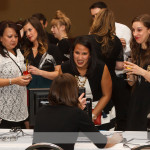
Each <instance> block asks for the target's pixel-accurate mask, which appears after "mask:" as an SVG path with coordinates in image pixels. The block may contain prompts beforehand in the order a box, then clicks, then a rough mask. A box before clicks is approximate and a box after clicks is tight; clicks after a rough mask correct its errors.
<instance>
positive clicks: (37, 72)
mask: <svg viewBox="0 0 150 150" xmlns="http://www.w3.org/2000/svg"><path fill="white" fill-rule="evenodd" d="M29 72H30V73H31V74H34V75H39V76H42V77H44V78H47V79H50V80H53V79H54V78H55V77H57V76H58V75H59V72H60V65H57V66H55V70H54V71H53V72H48V71H44V70H40V69H38V68H36V67H34V66H29Z"/></svg>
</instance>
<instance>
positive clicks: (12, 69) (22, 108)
mask: <svg viewBox="0 0 150 150" xmlns="http://www.w3.org/2000/svg"><path fill="white" fill-rule="evenodd" d="M16 53H17V56H14V55H13V54H11V53H9V55H10V56H11V57H12V58H13V59H14V60H15V61H16V63H17V64H18V65H19V67H20V68H21V70H22V71H24V70H25V64H24V57H23V55H22V54H21V52H20V50H19V49H18V50H17V51H16ZM18 76H21V72H20V70H19V68H18V67H17V65H16V64H15V63H14V62H13V61H12V60H11V59H10V58H9V57H3V56H1V55H0V78H5V79H6V78H15V77H18ZM27 117H28V110H27V90H26V87H25V86H19V85H16V84H14V85H9V86H4V87H0V118H2V119H4V120H8V121H16V122H18V121H23V120H25V119H26V118H27Z"/></svg>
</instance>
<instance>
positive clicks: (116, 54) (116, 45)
mask: <svg viewBox="0 0 150 150" xmlns="http://www.w3.org/2000/svg"><path fill="white" fill-rule="evenodd" d="M89 37H90V38H91V39H92V41H93V46H94V49H95V51H96V54H97V58H98V60H103V61H104V62H105V63H106V65H107V66H108V69H109V71H110V74H111V76H112V77H114V76H116V75H115V66H116V61H123V48H122V44H121V42H120V39H119V38H118V37H117V36H115V39H114V42H113V43H111V44H112V45H113V49H112V52H111V54H110V56H109V57H106V56H104V55H103V54H102V51H101V46H102V45H101V43H99V42H98V41H101V37H99V36H98V35H89Z"/></svg>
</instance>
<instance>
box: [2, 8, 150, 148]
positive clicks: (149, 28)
mask: <svg viewBox="0 0 150 150" xmlns="http://www.w3.org/2000/svg"><path fill="white" fill-rule="evenodd" d="M51 25H52V28H51V31H52V33H53V35H54V36H55V37H56V38H57V39H58V43H57V45H53V46H51V44H50V43H49V42H48V39H47V36H46V32H45V31H44V29H43V27H42V24H41V23H40V20H38V19H37V18H36V17H30V18H28V19H26V20H25V21H24V24H23V29H24V33H25V34H24V35H25V37H23V38H22V40H23V42H22V44H21V50H20V44H19V41H20V40H21V37H20V31H19V28H18V26H17V24H16V23H14V22H11V21H2V22H1V23H0V95H1V96H0V118H1V123H0V128H11V127H14V126H21V127H23V126H24V124H23V122H24V120H25V119H26V118H27V117H28V111H27V91H26V86H27V85H28V84H29V83H30V81H31V82H32V75H38V76H42V77H43V78H47V79H50V80H54V81H53V82H52V85H51V88H50V94H49V102H50V106H48V107H47V108H45V109H44V110H43V112H42V113H39V116H38V115H37V119H36V124H35V131H41V132H44V131H45V129H46V128H47V129H48V131H51V132H52V131H56V132H57V131H66V132H67V131H72V132H73V131H76V132H78V131H79V130H82V131H86V130H84V129H85V125H86V128H87V129H88V131H90V132H97V131H98V129H97V128H96V127H94V124H93V123H92V121H93V122H94V121H95V120H96V119H97V117H98V116H99V115H100V114H101V118H102V120H103V121H102V122H101V123H102V125H99V126H98V128H99V129H111V128H113V127H114V122H113V123H111V121H112V120H113V121H114V119H115V110H114V107H113V103H112V101H111V97H112V91H113V90H112V89H113V87H114V85H115V82H116V80H115V67H117V68H118V69H119V68H122V64H123V50H122V45H121V42H120V40H119V39H118V38H117V36H115V22H114V15H113V13H112V11H111V10H109V9H103V10H102V11H101V12H99V13H98V14H97V15H96V17H95V19H94V21H93V24H92V26H91V29H90V34H89V35H83V36H79V37H77V38H76V40H75V42H74V44H73V46H72V47H71V48H70V43H69V40H68V32H69V30H70V27H71V22H70V19H69V18H68V17H66V16H65V15H64V14H63V13H62V12H61V11H57V13H56V17H55V18H54V19H53V20H52V22H51ZM62 45H63V46H62ZM63 48H65V49H63ZM55 49H56V51H55ZM57 50H58V51H60V54H61V57H59V58H61V59H58V57H57V54H56V52H57ZM58 53H59V52H58ZM58 55H59V54H58ZM131 57H132V62H127V61H125V62H124V69H125V71H126V74H127V77H129V78H130V79H131V80H130V81H128V82H129V84H130V85H131V86H133V89H132V91H131V100H130V103H129V114H128V121H127V128H126V130H146V129H147V126H146V125H147V119H146V118H147V115H148V113H150V101H149V96H150V95H149V93H150V92H149V89H150V83H149V82H150V72H149V71H150V15H148V14H143V15H141V16H138V17H136V18H134V20H133V21H132V39H131ZM24 61H25V62H26V63H24ZM28 63H29V64H30V66H29V67H28V66H27V65H28ZM27 69H28V71H29V72H30V74H27V75H23V71H27ZM62 73H69V74H71V75H73V76H74V77H75V78H74V77H73V76H71V75H69V74H64V75H63V74H62ZM58 75H59V76H58ZM57 76H58V77H57ZM77 86H78V87H85V89H86V92H85V93H84V94H82V96H81V97H80V98H79V99H77V97H78V89H77ZM84 95H85V96H86V98H91V99H92V100H93V102H92V105H93V106H92V108H93V111H92V121H90V119H89V118H88V117H87V116H86V114H84V113H83V111H81V110H80V109H77V108H76V107H78V106H79V105H78V104H80V105H81V106H82V108H83V105H84V99H83V97H84ZM55 110H56V111H55ZM57 110H59V111H60V112H61V113H59V114H58V116H60V114H61V115H63V113H64V114H65V113H66V114H67V115H65V116H62V118H63V119H64V118H65V117H66V118H67V116H68V119H67V120H70V119H71V120H72V118H74V119H73V120H72V121H75V122H76V123H73V122H72V123H71V122H70V121H69V123H70V125H69V124H68V122H67V120H66V122H67V126H70V127H68V128H66V126H65V122H64V123H63V125H64V127H65V128H63V125H62V124H61V125H62V126H57V127H58V128H54V127H56V126H55V125H56V124H59V122H58V123H57V121H58V119H56V121H55V122H53V123H55V124H53V125H52V122H51V123H50V126H47V118H46V117H45V116H46V114H47V113H49V114H51V116H49V115H48V118H49V117H50V118H49V119H50V120H51V117H52V118H54V117H55V118H58V116H57V117H56V116H55V115H57V114H56V113H55V112H57ZM51 111H54V112H53V113H51ZM70 111H71V112H70ZM69 112H70V113H69ZM73 112H75V113H76V119H77V120H75V117H74V116H75V115H74V116H73V115H70V114H72V113H73ZM42 115H43V116H42ZM62 118H61V117H60V119H62ZM43 119H46V120H43ZM41 120H42V121H41ZM64 120H65V119H64ZM44 122H45V123H44ZM41 123H42V125H41ZM82 123H83V124H82ZM72 125H73V127H72ZM103 125H104V126H103ZM39 126H40V127H42V126H43V128H42V129H41V128H39ZM51 127H52V128H51ZM101 127H103V128H101ZM72 128H73V129H72ZM100 136H102V135H100ZM116 137H117V138H116ZM103 138H104V137H103ZM114 138H116V139H119V140H117V141H115V142H114V144H115V143H117V142H120V141H121V140H122V137H121V136H120V135H116V136H115V137H112V140H114ZM104 141H105V142H104V145H103V146H102V145H100V147H101V146H102V147H104V146H105V145H106V147H109V146H108V145H109V140H107V139H105V140H104ZM106 143H107V144H108V145H107V144H106ZM110 146H112V144H111V145H110Z"/></svg>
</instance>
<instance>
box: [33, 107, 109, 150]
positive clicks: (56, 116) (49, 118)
mask: <svg viewBox="0 0 150 150" xmlns="http://www.w3.org/2000/svg"><path fill="white" fill-rule="evenodd" d="M79 131H81V132H94V133H96V134H94V135H95V136H96V137H95V136H94V137H93V136H90V135H89V134H88V137H89V138H90V139H91V140H92V141H93V140H94V139H99V143H97V144H96V146H97V147H99V148H103V147H104V146H105V145H106V143H107V138H106V137H105V136H104V135H102V134H101V133H99V131H98V129H97V128H96V127H95V126H94V124H93V122H92V121H91V120H90V118H89V116H88V115H87V114H86V112H84V111H83V110H81V109H79V108H77V107H71V106H65V105H56V106H50V105H48V106H45V107H44V108H41V110H40V111H39V112H38V113H37V115H36V121H35V127H34V132H35V133H36V132H76V133H78V132H79ZM35 135H36V134H35ZM77 136H78V135H77V134H74V136H73V137H71V138H72V139H73V141H74V142H72V144H71V143H70V144H58V143H57V142H56V143H55V144H57V145H59V146H61V147H62V148H63V149H64V150H73V149H74V144H75V142H76V139H77ZM58 138H59V137H58ZM64 138H67V137H64ZM36 139H37V138H36V137H35V136H34V140H33V143H37V142H45V140H48V139H47V137H45V140H44V139H43V140H40V141H37V140H36ZM49 142H51V141H49Z"/></svg>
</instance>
